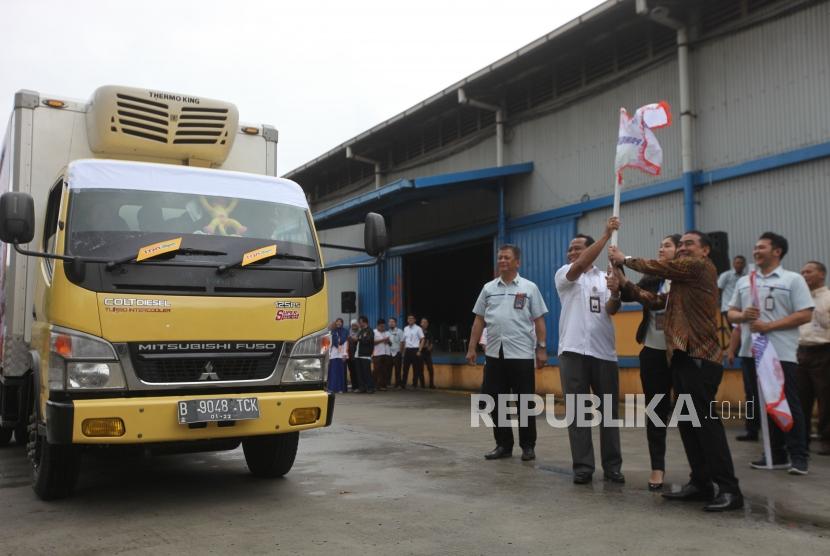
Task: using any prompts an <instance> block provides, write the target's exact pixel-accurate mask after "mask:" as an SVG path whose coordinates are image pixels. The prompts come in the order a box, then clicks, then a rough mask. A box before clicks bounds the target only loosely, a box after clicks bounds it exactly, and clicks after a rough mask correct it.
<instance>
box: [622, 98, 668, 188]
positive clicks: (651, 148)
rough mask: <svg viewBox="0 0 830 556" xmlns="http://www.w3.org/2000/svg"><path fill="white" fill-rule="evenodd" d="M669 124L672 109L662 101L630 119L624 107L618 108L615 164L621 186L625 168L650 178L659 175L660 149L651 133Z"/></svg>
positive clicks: (642, 109)
mask: <svg viewBox="0 0 830 556" xmlns="http://www.w3.org/2000/svg"><path fill="white" fill-rule="evenodd" d="M670 125H671V109H670V108H669V105H668V104H667V103H665V102H657V103H654V104H646V105H645V106H641V107H640V108H638V109H637V111H636V112H634V115H633V116H629V115H628V112H626V110H625V108H620V134H619V138H618V139H617V157H616V160H615V162H614V170H615V171H616V173H617V183H620V184H621V183H622V171H623V169H625V168H637V169H638V170H641V171H643V172H645V173H647V174H651V175H653V176H658V175H660V170H661V168H662V166H663V149H662V148H660V143H658V142H657V137H655V135H654V133H652V131H651V130H652V129H659V128H661V127H667V126H670Z"/></svg>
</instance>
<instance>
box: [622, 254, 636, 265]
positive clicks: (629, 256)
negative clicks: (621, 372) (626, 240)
mask: <svg viewBox="0 0 830 556" xmlns="http://www.w3.org/2000/svg"><path fill="white" fill-rule="evenodd" d="M633 258H634V257H632V256H631V255H626V256H625V258H624V259H623V264H626V263H628V261H630V260H631V259H633Z"/></svg>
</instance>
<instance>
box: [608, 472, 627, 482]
mask: <svg viewBox="0 0 830 556" xmlns="http://www.w3.org/2000/svg"><path fill="white" fill-rule="evenodd" d="M604 478H605V480H606V481H608V482H609V483H617V484H618V485H624V484H625V475H623V474H622V473H620V472H619V471H606V472H605V473H604Z"/></svg>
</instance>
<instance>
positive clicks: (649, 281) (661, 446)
mask: <svg viewBox="0 0 830 556" xmlns="http://www.w3.org/2000/svg"><path fill="white" fill-rule="evenodd" d="M679 243H680V234H673V235H670V236H666V237H665V238H663V241H661V242H660V247H659V248H658V250H657V259H658V260H660V261H670V260H672V259H673V258H674V254H675V251H676V250H677V246H678V244H679ZM637 285H638V286H639V287H640V288H642V289H644V290H648V291H650V292H655V293H668V292H669V290H670V288H671V280H662V279H661V278H658V277H656V276H650V275H647V274H646V275H644V276H643V278H642V279H641V280H640V282H639V283H638V284H637ZM621 297H622V300H623V301H634V298H633V297H632V295H631V291H630V290H628V288H623V290H622V292H621ZM664 323H665V311H664V310H659V311H654V310H651V308H649V307H643V320H642V322H641V323H640V326H639V328H637V343H640V344H643V349H642V350H641V351H640V381H641V382H642V384H643V392H644V393H645V396H646V404H649V403H651V400H653V399H654V397H655V396H656V395H657V394H663V399H662V400H661V401H660V403H658V404H657V407H656V408H655V411H654V412H655V413H656V414H657V416H658V417H659V418H660V420H661V421H663V423H666V424H668V421H669V414H670V412H671V389H672V375H671V370H670V369H669V363H668V361H667V360H666V336H665V332H664V330H665V326H664ZM646 438H648V452H649V456H650V457H651V476H650V477H649V480H648V488H649V490H660V489H661V488H663V477H664V476H665V474H666V427H665V426H664V427H656V426H655V425H654V424H653V423H652V422H651V420H650V419H648V420H647V421H646Z"/></svg>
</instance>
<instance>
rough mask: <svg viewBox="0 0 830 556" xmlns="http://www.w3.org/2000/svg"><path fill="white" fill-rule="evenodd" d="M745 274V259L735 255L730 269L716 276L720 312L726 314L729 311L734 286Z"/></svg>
mask: <svg viewBox="0 0 830 556" xmlns="http://www.w3.org/2000/svg"><path fill="white" fill-rule="evenodd" d="M745 274H746V257H744V256H743V255H737V256H736V257H735V258H734V259H732V269H731V270H727V271H726V272H722V273H721V275H720V276H718V289H719V290H720V295H721V297H720V312H721V313H726V312H728V311H729V302H730V301H731V300H732V294H733V293H735V285H736V284H737V283H738V280H740V279H741V278H743V277H744V275H745Z"/></svg>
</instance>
